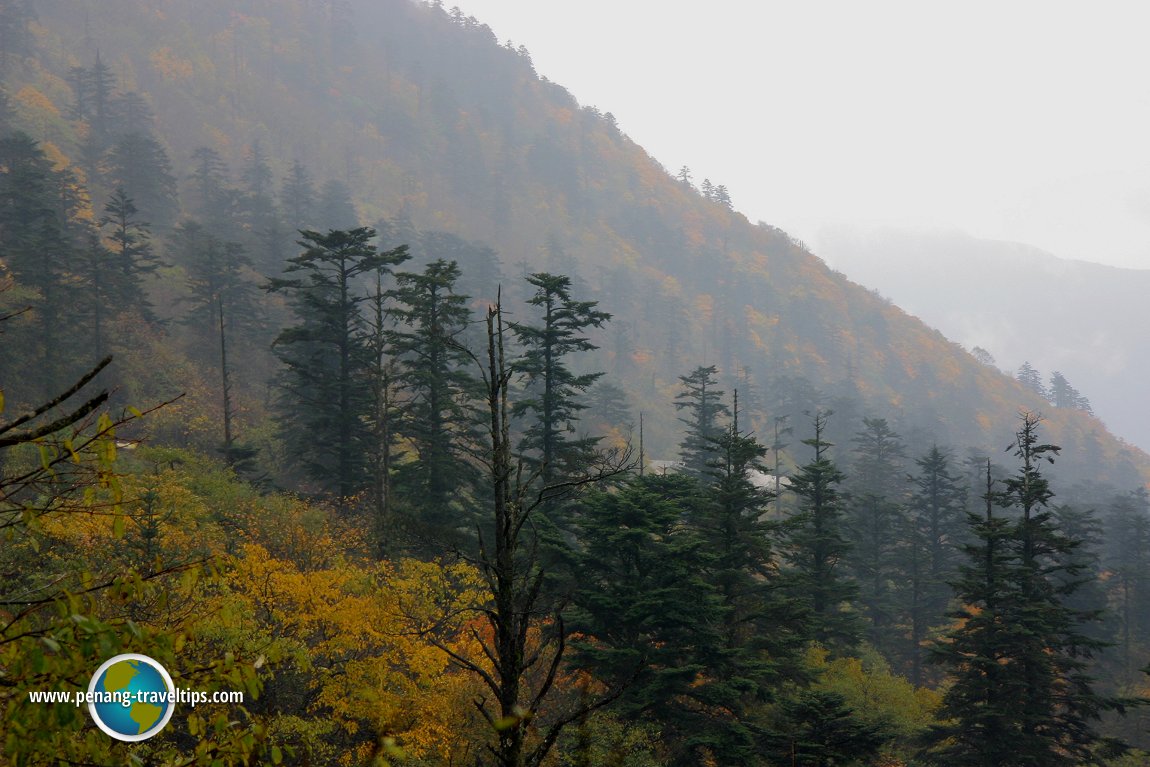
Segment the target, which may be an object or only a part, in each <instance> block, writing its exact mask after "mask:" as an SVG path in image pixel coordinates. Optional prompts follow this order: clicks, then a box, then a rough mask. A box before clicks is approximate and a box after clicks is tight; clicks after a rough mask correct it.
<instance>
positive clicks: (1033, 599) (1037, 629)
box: [934, 413, 1118, 767]
mask: <svg viewBox="0 0 1150 767" xmlns="http://www.w3.org/2000/svg"><path fill="white" fill-rule="evenodd" d="M1038 423H1039V419H1038V417H1037V416H1035V415H1033V414H1030V413H1026V414H1024V416H1023V421H1022V425H1021V427H1020V428H1019V430H1018V432H1017V433H1016V435H1015V443H1014V445H1013V451H1014V456H1015V457H1016V458H1017V459H1018V460H1019V463H1020V466H1019V469H1018V471H1017V473H1016V474H1014V475H1012V476H1009V477H1007V478H1006V479H1005V480H1004V481H1003V485H1004V489H1003V490H1002V491H1000V492H994V491H993V488H992V483H991V479H990V471H989V465H988V468H987V492H986V494H985V496H984V498H985V501H986V515H985V518H972V520H971V522H972V526H973V532H974V533H975V536H976V538H977V541H978V542H977V543H976V544H975V545H973V546H970V547H968V548H967V553H968V556H969V557H970V559H971V563H970V564H969V565H968V566H967V567H965V568H964V569H963V570H962V577H961V580H960V581H959V582H958V583H957V584H956V588H957V596H958V598H959V599H960V600H961V602H962V604H963V607H962V608H961V609H960V610H959V611H957V612H956V613H955V617H956V618H959V619H960V620H961V621H962V622H961V623H960V625H959V626H958V627H957V628H955V629H954V630H952V631H951V633H950V634H949V636H948V637H947V640H946V641H945V642H943V643H942V644H940V645H939V646H938V647H937V649H936V657H937V659H938V660H939V661H940V662H941V663H943V664H944V665H945V666H947V667H948V668H949V670H950V671H951V673H952V674H953V675H954V678H955V679H954V684H953V685H952V687H951V688H950V689H949V690H948V692H947V694H946V696H945V697H944V699H943V714H944V715H946V716H947V717H948V718H949V723H948V724H946V725H944V726H942V727H940V728H938V729H937V730H936V734H935V735H936V743H937V744H938V745H937V746H936V749H935V752H934V753H935V757H936V758H937V759H938V760H939V761H938V763H940V764H947V765H979V766H980V767H991V765H994V767H1014V766H1016V765H1017V766H1018V767H1022V766H1023V765H1027V766H1030V765H1043V766H1044V767H1045V766H1046V765H1050V766H1051V767H1058V765H1067V766H1068V767H1069V765H1076V764H1081V763H1083V762H1084V761H1090V760H1091V759H1092V753H1091V752H1092V747H1093V746H1094V745H1095V744H1096V743H1097V741H1098V740H1099V736H1098V734H1097V733H1096V732H1095V730H1094V722H1096V721H1097V720H1098V719H1099V718H1100V717H1101V715H1102V713H1103V712H1104V711H1106V710H1109V709H1113V708H1116V707H1118V701H1115V700H1113V699H1108V698H1104V697H1102V696H1100V695H1098V694H1097V693H1095V692H1094V690H1093V689H1092V688H1093V680H1092V679H1091V678H1090V676H1089V673H1088V671H1087V664H1088V662H1089V660H1090V659H1091V658H1092V657H1093V656H1094V654H1095V653H1096V652H1097V651H1098V650H1099V649H1100V648H1101V646H1102V644H1103V643H1101V642H1100V641H1098V640H1097V639H1093V638H1090V637H1089V636H1087V635H1086V633H1085V632H1084V630H1083V626H1084V624H1085V623H1086V622H1088V621H1090V620H1093V619H1094V618H1096V616H1095V615H1093V614H1091V613H1083V612H1080V611H1078V610H1076V609H1074V608H1073V607H1071V606H1070V605H1069V603H1068V600H1069V599H1070V598H1071V597H1073V595H1074V593H1075V592H1076V591H1077V589H1078V588H1079V586H1080V585H1081V583H1082V581H1081V580H1080V579H1079V577H1078V576H1079V575H1081V572H1080V569H1079V568H1080V562H1079V561H1076V558H1075V556H1074V553H1075V551H1076V550H1077V549H1079V548H1080V546H1081V543H1082V542H1081V541H1080V540H1076V539H1073V538H1071V537H1069V536H1067V535H1066V534H1065V533H1064V532H1063V531H1062V530H1060V529H1059V528H1058V526H1057V524H1056V520H1055V517H1054V515H1053V513H1052V511H1051V509H1050V508H1049V503H1050V501H1051V499H1052V498H1053V493H1052V491H1051V490H1050V486H1049V483H1048V481H1047V480H1046V478H1045V477H1044V476H1043V475H1042V473H1041V472H1040V471H1039V464H1040V462H1041V461H1043V460H1047V461H1051V462H1052V461H1053V456H1054V455H1056V454H1057V453H1058V451H1059V448H1058V447H1057V446H1056V445H1051V444H1044V443H1041V442H1040V441H1039V437H1038ZM995 505H998V506H1001V507H1003V508H1006V509H1011V510H1013V511H1014V512H1015V513H1016V514H1017V517H1016V518H1015V519H1013V520H1012V519H1010V518H1006V517H998V518H996V517H994V515H993V507H994V506H995Z"/></svg>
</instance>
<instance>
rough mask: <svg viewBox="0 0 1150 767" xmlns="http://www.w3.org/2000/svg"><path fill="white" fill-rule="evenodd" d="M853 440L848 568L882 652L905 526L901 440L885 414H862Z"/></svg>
mask: <svg viewBox="0 0 1150 767" xmlns="http://www.w3.org/2000/svg"><path fill="white" fill-rule="evenodd" d="M863 425H864V427H865V428H864V429H863V431H861V432H858V433H857V434H856V435H855V438H854V454H855V462H854V467H853V472H852V475H851V481H850V487H851V489H852V491H853V492H852V493H851V500H850V503H849V507H850V523H849V525H850V530H851V533H852V535H851V539H852V540H853V541H854V547H853V551H852V553H851V557H850V564H851V570H852V571H853V573H854V576H855V579H856V580H857V582H858V586H859V603H860V605H861V606H862V608H863V610H864V611H865V613H866V616H867V618H868V620H869V623H870V626H869V629H868V639H869V641H870V642H871V644H873V645H874V646H875V647H877V648H878V649H879V650H881V651H883V652H884V653H890V651H891V649H892V643H893V640H894V637H893V632H892V630H891V628H892V627H891V624H892V622H893V621H894V618H895V614H896V612H897V608H896V604H897V600H898V596H899V595H898V594H897V593H896V590H897V585H896V584H897V583H899V582H900V581H901V580H902V579H901V577H900V576H901V573H900V572H899V564H900V563H899V559H900V557H899V556H898V554H899V551H898V550H899V549H900V548H901V546H902V542H903V541H904V540H905V535H904V534H905V532H906V528H907V524H906V516H905V510H904V505H903V502H904V495H905V491H904V488H903V478H904V477H903V461H904V460H905V458H906V453H905V448H904V446H903V443H902V439H901V438H900V437H899V436H898V434H896V433H895V432H894V431H893V430H892V429H891V428H890V426H889V425H887V422H886V419H884V418H864V419H863Z"/></svg>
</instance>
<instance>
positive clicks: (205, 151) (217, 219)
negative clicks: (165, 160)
mask: <svg viewBox="0 0 1150 767" xmlns="http://www.w3.org/2000/svg"><path fill="white" fill-rule="evenodd" d="M192 163H193V169H192V177H191V184H190V186H191V191H192V199H191V212H192V213H193V215H194V216H195V218H196V220H197V221H200V222H202V223H203V224H204V225H205V226H208V227H210V228H211V229H212V231H213V232H214V233H215V235H216V236H217V237H218V238H219V239H221V240H223V241H225V242H239V241H241V240H242V238H243V229H242V227H241V226H240V222H239V210H240V205H239V198H240V193H239V191H238V190H236V189H235V188H233V187H232V186H231V183H230V181H229V180H228V166H227V165H226V164H225V163H224V161H223V158H221V157H220V155H219V153H218V152H217V151H216V150H214V149H211V148H209V147H200V148H198V149H196V150H195V151H194V152H192Z"/></svg>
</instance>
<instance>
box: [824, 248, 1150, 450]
mask: <svg viewBox="0 0 1150 767" xmlns="http://www.w3.org/2000/svg"><path fill="white" fill-rule="evenodd" d="M819 252H820V253H821V254H823V256H824V257H825V258H826V259H827V260H828V261H830V262H831V263H833V264H835V266H836V267H838V268H839V269H842V270H843V271H844V272H845V273H847V274H848V275H850V276H851V277H852V278H853V279H857V280H858V281H859V282H861V283H863V284H864V285H869V286H872V287H874V288H876V289H877V290H879V291H881V292H882V293H883V295H886V296H889V297H890V298H891V299H892V300H894V301H895V302H896V303H898V304H899V305H900V306H902V307H904V308H906V309H907V310H908V311H909V312H911V313H913V314H915V315H916V316H918V317H921V318H922V319H923V320H924V321H926V322H928V323H930V324H931V325H932V326H934V327H937V328H939V329H941V330H942V331H943V332H944V333H946V334H947V336H949V337H950V338H954V339H955V340H957V341H960V342H961V343H963V344H964V345H966V346H967V347H968V348H973V347H974V346H980V347H982V348H984V349H986V350H988V351H989V352H990V353H991V354H992V355H993V356H994V357H995V359H996V360H997V363H998V365H1000V366H1001V367H1003V368H1005V369H1006V370H1007V371H1008V372H1013V371H1016V370H1017V369H1018V367H1019V365H1021V364H1022V363H1023V362H1025V361H1029V362H1030V363H1031V365H1033V366H1034V367H1035V368H1036V369H1038V370H1039V371H1041V372H1043V373H1045V375H1046V376H1049V375H1050V374H1051V373H1052V372H1054V371H1056V370H1057V371H1060V372H1062V373H1063V374H1064V375H1065V376H1066V377H1067V378H1068V379H1069V380H1070V381H1071V382H1072V383H1073V385H1074V386H1075V387H1076V388H1078V389H1080V390H1081V391H1082V392H1083V394H1085V395H1086V396H1088V397H1089V398H1090V401H1091V404H1092V405H1093V408H1094V412H1095V413H1097V414H1098V416H1099V418H1101V419H1102V420H1103V421H1104V422H1105V423H1107V424H1108V425H1109V426H1110V427H1111V428H1112V429H1114V430H1115V431H1116V432H1117V433H1119V434H1121V435H1122V436H1124V437H1126V438H1127V439H1129V440H1131V441H1133V442H1134V443H1135V444H1137V445H1139V446H1142V447H1145V446H1147V445H1150V413H1148V412H1146V411H1145V409H1144V408H1140V407H1132V406H1131V403H1136V402H1138V401H1139V400H1140V399H1141V398H1142V397H1143V396H1144V394H1143V392H1142V385H1141V382H1142V381H1145V380H1146V379H1147V378H1148V377H1150V361H1148V360H1147V359H1146V357H1145V355H1144V354H1143V353H1142V348H1143V346H1144V345H1145V335H1146V334H1145V328H1146V327H1147V326H1148V325H1150V309H1148V308H1147V306H1146V303H1145V300H1144V298H1143V297H1144V296H1146V295H1147V294H1148V293H1150V271H1142V270H1136V269H1120V268H1117V267H1112V266H1103V265H1101V264H1091V263H1086V262H1083V261H1067V260H1064V259H1060V258H1058V257H1056V256H1053V255H1050V254H1049V253H1045V252H1043V251H1040V250H1038V249H1035V248H1030V247H1027V246H1025V245H1019V244H1015V243H1009V242H994V241H988V240H979V239H976V238H973V237H967V236H962V235H957V234H942V233H914V232H901V231H894V230H889V231H872V232H861V231H848V230H845V229H840V230H834V231H828V232H826V233H825V236H821V237H820V240H819ZM1020 289H1021V290H1025V293H1026V300H1019V291H1020Z"/></svg>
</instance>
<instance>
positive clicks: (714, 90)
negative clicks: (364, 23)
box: [459, 0, 1150, 268]
mask: <svg viewBox="0 0 1150 767" xmlns="http://www.w3.org/2000/svg"><path fill="white" fill-rule="evenodd" d="M459 6H460V7H461V8H462V10H463V11H464V12H465V13H467V14H474V15H475V16H477V17H478V18H479V19H481V20H482V21H484V22H485V23H487V24H489V25H490V26H491V27H492V29H493V30H494V31H495V33H496V35H497V36H498V37H499V39H500V40H501V41H506V40H508V39H511V40H513V41H514V43H515V44H516V45H520V44H522V45H526V46H527V48H528V49H529V50H530V51H531V53H532V55H533V58H534V62H535V65H536V68H537V70H538V71H539V72H540V74H542V75H544V76H546V77H548V78H550V79H553V80H555V81H557V82H560V83H562V84H563V85H565V86H566V87H568V88H569V89H570V90H571V91H572V92H573V93H574V94H575V95H576V97H577V98H579V99H580V101H581V102H582V103H584V104H594V105H596V106H597V107H599V108H600V109H601V110H603V111H611V112H613V113H614V114H615V116H616V117H617V118H618V120H619V124H620V126H621V127H622V128H623V129H624V130H625V131H626V132H628V133H629V134H630V135H631V136H632V137H633V138H634V139H635V140H636V141H637V142H639V143H640V144H642V145H643V146H644V147H646V148H647V149H648V151H650V152H651V153H652V154H653V155H654V156H655V157H656V158H657V159H659V160H660V161H661V162H662V163H663V164H664V165H665V166H667V167H668V168H669V169H671V170H677V169H678V168H679V167H680V166H681V165H684V164H685V165H688V166H690V167H691V168H692V170H693V171H694V174H695V177H696V179H697V180H700V181H701V180H702V179H703V178H711V179H712V180H713V181H714V182H715V183H722V184H725V185H726V186H727V187H728V189H729V190H730V191H731V194H732V196H733V198H734V203H735V206H736V207H737V208H738V209H739V210H741V211H742V212H744V213H745V214H746V215H747V216H748V217H749V218H750V219H751V220H752V221H754V220H759V219H762V220H765V221H767V222H768V223H771V224H774V225H776V226H780V227H782V228H783V229H786V230H787V231H788V232H791V233H792V234H794V235H795V236H797V237H799V238H801V239H803V240H805V241H807V242H808V243H809V244H812V245H816V246H817V241H818V232H819V231H820V230H821V229H822V228H823V227H825V226H828V225H837V224H854V225H884V226H914V227H919V228H921V227H937V228H941V229H947V230H957V231H962V232H966V233H968V234H971V235H973V236H976V237H982V238H989V239H997V240H1011V241H1017V242H1024V243H1029V244H1032V245H1036V246H1038V247H1040V248H1042V249H1044V250H1046V251H1049V252H1051V253H1053V254H1055V255H1059V256H1062V257H1069V258H1081V259H1085V260H1090V261H1097V262H1101V263H1108V264H1114V265H1120V266H1128V267H1140V268H1150V246H1147V240H1148V235H1150V183H1148V182H1147V179H1148V178H1150V173H1148V172H1147V171H1148V170H1150V147H1148V145H1147V142H1146V141H1145V136H1146V135H1148V134H1150V103H1148V100H1147V94H1146V89H1145V87H1144V85H1143V83H1142V73H1144V72H1146V71H1147V70H1148V69H1150V49H1147V47H1146V46H1145V45H1144V42H1143V40H1142V32H1143V30H1144V29H1145V21H1146V15H1147V13H1146V11H1145V10H1144V8H1143V7H1142V6H1140V5H1138V4H1135V3H1116V4H1108V5H1105V6H1091V7H1090V8H1089V11H1088V12H1087V10H1086V9H1085V7H1084V6H1074V5H1070V4H1064V5H1051V4H1045V3H1037V2H1019V3H1011V4H1009V6H1004V5H1002V4H999V3H990V2H974V3H963V4H961V5H955V6H947V7H943V6H939V5H937V4H923V3H915V2H893V1H891V0H881V1H880V2H875V3H866V4H855V3H834V2H818V3H779V2H745V1H744V2H737V1H736V0H717V2H714V3H709V4H707V5H706V6H701V5H698V4H694V3H665V2H652V1H649V0H639V1H632V2H627V3H612V2H608V0H587V2H584V3H581V4H579V5H578V6H577V7H573V6H570V5H566V4H564V5H560V4H558V3H555V2H539V1H538V0H461V1H460V2H459ZM704 7H705V11H704V12H700V9H702V8H704Z"/></svg>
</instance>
